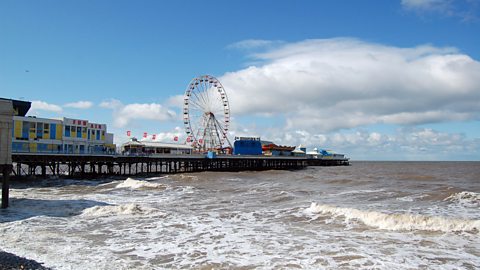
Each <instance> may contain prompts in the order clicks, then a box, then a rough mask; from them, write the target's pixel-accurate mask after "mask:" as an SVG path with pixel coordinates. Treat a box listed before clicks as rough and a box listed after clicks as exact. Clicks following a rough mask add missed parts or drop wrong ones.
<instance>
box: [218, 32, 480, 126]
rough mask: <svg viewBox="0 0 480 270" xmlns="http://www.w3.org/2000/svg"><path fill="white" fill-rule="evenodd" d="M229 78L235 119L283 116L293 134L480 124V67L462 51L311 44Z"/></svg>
mask: <svg viewBox="0 0 480 270" xmlns="http://www.w3.org/2000/svg"><path fill="white" fill-rule="evenodd" d="M254 57H256V59H257V60H260V61H262V64H261V65H257V66H250V67H248V68H245V69H242V70H239V71H237V72H231V73H227V74H225V75H224V76H222V77H221V78H220V81H221V82H222V84H223V85H224V87H225V89H226V90H227V94H228V97H229V100H230V103H231V109H232V114H233V115H253V114H256V115H273V116H275V115H281V116H284V117H285V119H286V125H287V128H288V129H289V130H295V129H302V130H303V129H305V130H308V131H315V132H317V133H318V132H321V133H322V132H330V131H335V130H340V129H344V128H354V127H359V126H363V125H370V124H382V123H386V124H401V125H415V124H421V123H435V122H444V121H458V120H472V119H473V120H475V119H480V63H479V62H478V61H476V60H474V59H472V58H471V57H469V56H468V55H465V54H462V53H460V52H458V50H456V49H455V48H438V47H434V46H431V45H422V46H417V47H413V48H399V47H392V46H385V45H381V44H375V43H368V42H364V41H361V40H357V39H350V38H337V39H325V40H306V41H302V42H298V43H292V44H285V45H283V46H282V47H280V48H277V49H272V50H270V51H267V52H264V53H261V54H257V55H255V56H254Z"/></svg>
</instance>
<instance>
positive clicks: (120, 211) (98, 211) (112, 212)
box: [81, 203, 156, 217]
mask: <svg viewBox="0 0 480 270" xmlns="http://www.w3.org/2000/svg"><path fill="white" fill-rule="evenodd" d="M155 210H156V209H154V208H148V207H144V206H140V205H138V204H135V203H130V204H124V205H104V206H94V207H90V208H87V209H85V210H83V211H82V214H81V215H82V216H87V217H99V216H117V215H144V214H150V213H153V212H154V211H155Z"/></svg>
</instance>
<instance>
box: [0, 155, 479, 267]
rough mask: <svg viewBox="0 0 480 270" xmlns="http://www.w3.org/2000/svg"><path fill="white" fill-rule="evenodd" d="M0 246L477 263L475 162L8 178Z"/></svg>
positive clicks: (87, 258)
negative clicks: (8, 197) (7, 204)
mask: <svg viewBox="0 0 480 270" xmlns="http://www.w3.org/2000/svg"><path fill="white" fill-rule="evenodd" d="M10 195H11V200H10V207H9V208H8V209H6V210H1V211H0V240H1V241H0V249H1V250H4V251H7V252H11V253H15V254H17V255H19V256H24V257H27V258H29V259H34V260H37V261H39V262H42V263H44V266H46V267H50V268H52V269H480V162H360V161H357V162H356V161H353V162H352V163H351V166H341V167H308V168H306V169H303V170H295V171H275V170H271V171H262V172H258V171H244V172H200V173H185V174H171V175H158V176H155V177H148V178H140V177H129V178H127V177H125V178H122V179H118V178H116V179H112V178H108V179H95V180H74V179H48V180H38V181H29V182H15V183H13V184H12V188H11V190H10Z"/></svg>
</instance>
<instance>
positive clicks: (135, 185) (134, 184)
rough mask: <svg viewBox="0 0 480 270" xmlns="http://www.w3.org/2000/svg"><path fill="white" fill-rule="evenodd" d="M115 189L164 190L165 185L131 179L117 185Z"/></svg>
mask: <svg viewBox="0 0 480 270" xmlns="http://www.w3.org/2000/svg"><path fill="white" fill-rule="evenodd" d="M117 188H131V189H142V188H155V189H165V188H166V187H165V185H163V184H159V183H151V182H148V181H141V180H135V179H132V178H127V180H125V181H123V182H122V183H120V184H118V185H117Z"/></svg>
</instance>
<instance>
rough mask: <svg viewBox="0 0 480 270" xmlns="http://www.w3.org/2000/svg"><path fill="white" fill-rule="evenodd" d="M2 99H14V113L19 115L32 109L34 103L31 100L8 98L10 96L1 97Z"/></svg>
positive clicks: (23, 114)
mask: <svg viewBox="0 0 480 270" xmlns="http://www.w3.org/2000/svg"><path fill="white" fill-rule="evenodd" d="M0 99H2V100H10V101H12V105H13V110H14V112H15V113H14V115H18V116H25V115H26V114H27V112H28V110H30V106H32V103H31V102H29V101H22V100H15V99H8V98H0Z"/></svg>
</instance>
